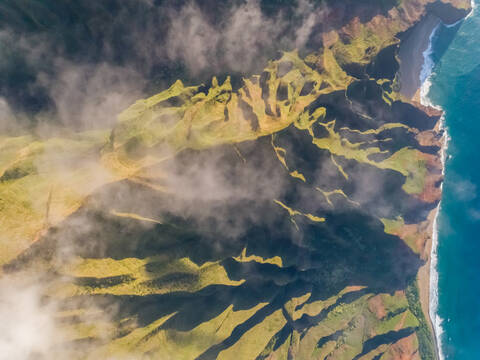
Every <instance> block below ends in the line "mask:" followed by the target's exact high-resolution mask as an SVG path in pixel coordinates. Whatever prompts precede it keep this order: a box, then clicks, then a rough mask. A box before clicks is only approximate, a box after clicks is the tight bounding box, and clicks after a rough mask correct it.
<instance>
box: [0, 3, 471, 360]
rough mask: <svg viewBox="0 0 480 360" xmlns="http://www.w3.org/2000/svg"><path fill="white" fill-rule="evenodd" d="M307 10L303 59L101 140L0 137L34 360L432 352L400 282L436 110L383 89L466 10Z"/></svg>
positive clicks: (437, 140) (419, 218) (163, 108)
mask: <svg viewBox="0 0 480 360" xmlns="http://www.w3.org/2000/svg"><path fill="white" fill-rule="evenodd" d="M322 6H324V10H325V9H326V10H325V11H327V14H328V16H327V17H326V20H325V21H326V22H325V24H324V26H323V27H322V28H321V29H318V32H319V34H321V41H319V43H318V44H315V47H316V48H315V49H309V50H311V51H308V52H307V51H300V52H299V51H296V50H288V51H283V52H282V53H281V55H280V56H278V57H277V58H276V59H274V60H271V61H269V62H268V64H267V65H266V67H265V68H264V69H263V71H260V72H258V74H253V75H251V74H248V75H247V74H246V75H245V77H244V78H241V79H239V78H238V76H237V75H238V74H234V75H235V76H233V75H232V77H230V76H225V75H224V74H219V77H218V78H217V77H213V78H212V79H210V80H209V81H208V83H205V84H201V85H195V84H193V85H192V84H187V82H186V81H185V79H183V82H182V79H179V80H177V81H175V82H174V83H173V84H171V86H169V87H168V89H166V90H164V91H162V92H160V93H158V94H156V95H153V96H151V97H148V98H146V99H143V100H138V101H136V102H135V103H134V104H133V105H131V106H129V107H128V105H129V104H125V108H126V109H125V110H124V111H123V112H121V113H120V114H119V116H118V120H117V121H116V123H115V124H114V125H113V128H112V129H108V130H105V129H101V130H90V131H77V132H72V131H67V130H65V131H64V132H62V133H61V134H55V135H53V136H42V137H39V136H38V135H33V134H27V133H23V134H21V135H17V136H13V135H11V136H10V135H8V136H7V135H5V136H2V137H1V138H0V154H1V156H0V215H1V217H0V226H1V229H2V232H1V234H0V263H1V264H2V265H3V274H2V277H3V278H4V279H8V278H15V279H28V280H31V279H33V280H31V281H32V282H34V283H36V284H42V290H41V294H42V302H44V303H48V304H51V306H50V307H49V309H50V311H52V317H53V319H54V323H55V328H56V329H58V330H59V331H58V334H59V335H58V336H57V337H56V338H55V341H54V343H53V345H52V346H51V347H50V348H49V351H48V354H38V356H44V357H45V358H88V359H99V358H112V359H123V358H134V359H137V358H155V359H158V358H160V359H216V358H218V359H233V358H235V359H364V360H366V359H376V360H379V359H382V360H386V359H434V358H435V357H436V355H435V346H434V340H433V339H434V338H433V336H432V331H431V327H430V325H429V320H428V314H426V304H428V299H426V296H427V294H428V289H425V286H424V285H423V289H421V290H422V291H419V286H418V284H419V282H418V279H417V274H418V272H419V270H420V269H421V268H422V267H424V266H425V264H426V263H427V262H428V258H429V252H430V246H431V245H430V243H431V234H432V221H433V217H434V216H435V211H436V207H437V205H438V202H439V200H440V196H441V189H440V185H441V181H442V163H441V159H440V151H441V146H442V131H441V129H440V128H439V125H440V124H439V119H440V116H441V113H440V112H438V111H437V110H435V109H432V108H426V107H424V106H422V105H421V104H419V103H418V102H417V101H416V100H415V99H412V98H411V97H410V96H406V95H405V94H404V93H402V91H401V87H402V84H401V81H400V80H399V76H398V72H399V68H400V66H401V64H399V58H398V55H397V54H398V51H399V46H401V41H403V39H406V38H408V37H409V31H412V30H411V29H413V28H414V27H415V25H417V24H419V23H420V22H421V21H423V20H422V19H425V18H426V17H427V14H428V16H436V17H438V18H440V19H441V20H443V21H445V22H447V23H452V22H455V21H457V20H459V19H461V18H462V17H463V16H465V14H466V13H467V12H468V11H469V6H470V4H469V2H467V1H460V0H458V1H453V0H452V1H436V2H431V1H426V0H403V1H398V2H394V1H392V2H388V1H379V2H374V1H357V2H350V1H345V2H342V3H340V4H339V3H338V2H337V3H334V2H332V3H331V4H330V3H329V2H325V3H324V4H323V5H322ZM427 36H428V35H427ZM415 56H421V54H416V55H415ZM402 71H408V69H407V70H405V68H402ZM220 75H222V76H220ZM405 86H406V85H405ZM423 271H425V270H423ZM423 276H425V275H423ZM422 303H423V308H422ZM52 308H53V309H54V310H51V309H52ZM60 334H61V335H60Z"/></svg>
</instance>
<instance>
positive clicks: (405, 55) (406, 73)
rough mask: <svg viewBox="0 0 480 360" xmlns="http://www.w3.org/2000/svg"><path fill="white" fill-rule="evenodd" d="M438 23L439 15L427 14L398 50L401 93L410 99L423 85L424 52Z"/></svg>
mask: <svg viewBox="0 0 480 360" xmlns="http://www.w3.org/2000/svg"><path fill="white" fill-rule="evenodd" d="M438 24H440V19H439V18H438V17H436V16H435V15H427V16H425V17H424V18H423V19H422V20H421V21H420V22H419V23H418V24H417V25H415V27H413V28H412V29H411V30H410V31H409V32H407V33H406V34H405V37H404V38H403V39H402V42H401V44H400V48H399V51H398V56H399V60H400V69H399V71H398V75H399V82H400V93H401V94H402V95H403V96H405V97H406V98H408V99H412V98H414V97H415V95H418V94H419V91H420V87H421V86H422V84H421V82H420V74H421V72H422V67H423V64H424V60H425V59H424V57H423V52H424V51H425V50H427V48H428V46H429V43H430V35H431V34H432V32H433V30H434V29H435V28H436V27H437V26H438Z"/></svg>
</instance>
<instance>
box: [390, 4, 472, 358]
mask: <svg viewBox="0 0 480 360" xmlns="http://www.w3.org/2000/svg"><path fill="white" fill-rule="evenodd" d="M471 1H472V10H471V11H470V12H469V14H468V15H467V16H466V17H465V18H467V17H469V16H471V14H472V13H473V11H474V0H471ZM465 18H462V19H460V20H459V21H457V22H456V23H454V24H451V25H446V24H444V23H443V22H442V20H441V19H440V18H438V17H437V16H435V15H432V14H427V15H425V16H424V17H423V18H422V20H420V22H419V23H418V24H416V25H415V27H414V28H412V30H411V31H410V32H409V33H407V34H405V35H406V36H405V38H404V39H402V43H401V44H400V48H399V51H398V57H399V60H400V61H399V62H400V68H399V71H398V76H399V82H400V93H401V94H402V95H403V96H404V97H406V98H408V99H410V100H411V101H413V102H417V103H419V104H420V105H422V106H425V107H429V108H434V109H436V110H439V111H441V112H442V113H443V109H442V108H441V107H440V106H438V105H434V104H433V103H432V102H431V101H430V99H429V98H428V93H429V90H430V86H431V82H430V78H431V76H432V73H433V68H434V66H435V63H434V61H433V59H432V54H433V41H434V38H435V35H436V33H437V32H438V30H439V29H440V27H441V26H442V25H444V26H450V27H451V26H455V25H457V24H458V22H460V21H463V20H464V19H465ZM437 126H438V131H443V136H442V138H441V139H439V142H440V143H441V144H440V145H441V146H440V154H439V155H440V161H441V169H442V176H444V175H445V155H446V151H447V147H448V133H447V129H446V127H445V118H444V113H443V114H442V115H441V117H440V119H439V123H438V125H437ZM440 191H441V193H442V192H443V182H442V184H441V185H440ZM440 209H441V198H440V201H439V203H438V205H437V206H436V207H435V209H433V210H432V211H431V212H430V214H429V216H428V219H427V221H428V226H427V229H426V230H425V231H426V232H427V233H428V237H427V241H426V243H425V247H424V249H423V253H422V254H421V255H422V257H423V258H424V259H425V260H426V261H425V264H424V265H423V266H422V267H421V268H420V269H419V271H418V274H417V284H418V290H419V300H420V305H421V307H422V311H423V313H424V316H425V318H426V319H428V320H427V323H428V326H429V327H430V331H431V333H432V338H433V339H432V340H433V343H434V348H435V349H434V351H435V357H436V358H437V359H438V360H444V356H443V353H442V339H441V335H442V332H443V330H442V328H441V323H442V319H441V318H440V317H439V316H438V311H437V310H438V269H437V264H438V258H437V249H438V228H437V225H438V215H439V213H440Z"/></svg>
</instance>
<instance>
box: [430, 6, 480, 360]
mask: <svg viewBox="0 0 480 360" xmlns="http://www.w3.org/2000/svg"><path fill="white" fill-rule="evenodd" d="M474 4H475V7H476V9H475V10H474V11H473V12H472V13H471V14H470V15H469V16H468V18H467V19H465V20H463V21H462V22H460V23H458V24H455V25H454V26H449V27H447V26H444V25H440V26H439V27H438V28H437V29H436V30H435V31H434V33H433V35H432V36H431V46H430V48H429V49H427V51H426V52H425V53H424V56H425V60H426V61H425V65H424V68H423V71H422V77H423V78H424V79H425V78H426V81H425V82H424V86H423V88H422V98H423V101H424V102H430V103H431V104H433V105H435V106H440V107H441V108H443V110H444V111H445V117H444V127H445V129H446V131H447V134H448V136H447V145H448V146H447V148H446V152H445V154H444V160H445V181H444V184H443V198H442V202H441V207H440V212H439V215H438V218H437V222H436V228H437V233H436V235H435V239H434V249H433V254H432V279H431V285H432V289H431V311H430V316H431V318H432V321H433V322H434V326H435V329H436V336H437V343H438V344H439V348H440V358H441V359H455V360H479V359H480V0H475V2H474ZM436 245H438V246H436ZM435 246H436V248H435ZM437 286H438V287H437Z"/></svg>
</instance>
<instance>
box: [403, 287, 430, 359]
mask: <svg viewBox="0 0 480 360" xmlns="http://www.w3.org/2000/svg"><path fill="white" fill-rule="evenodd" d="M405 295H406V296H407V300H408V306H409V309H410V311H411V312H412V314H413V315H415V317H416V318H417V320H418V323H419V325H418V329H417V337H418V350H419V351H420V356H421V358H422V360H435V359H436V358H437V357H436V355H435V343H434V339H433V336H432V331H431V328H430V326H429V325H428V323H427V320H426V318H425V314H424V313H423V310H422V306H421V303H420V297H419V293H418V285H417V280H416V279H413V280H412V281H411V282H410V284H409V285H408V287H407V289H406V290H405Z"/></svg>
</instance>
